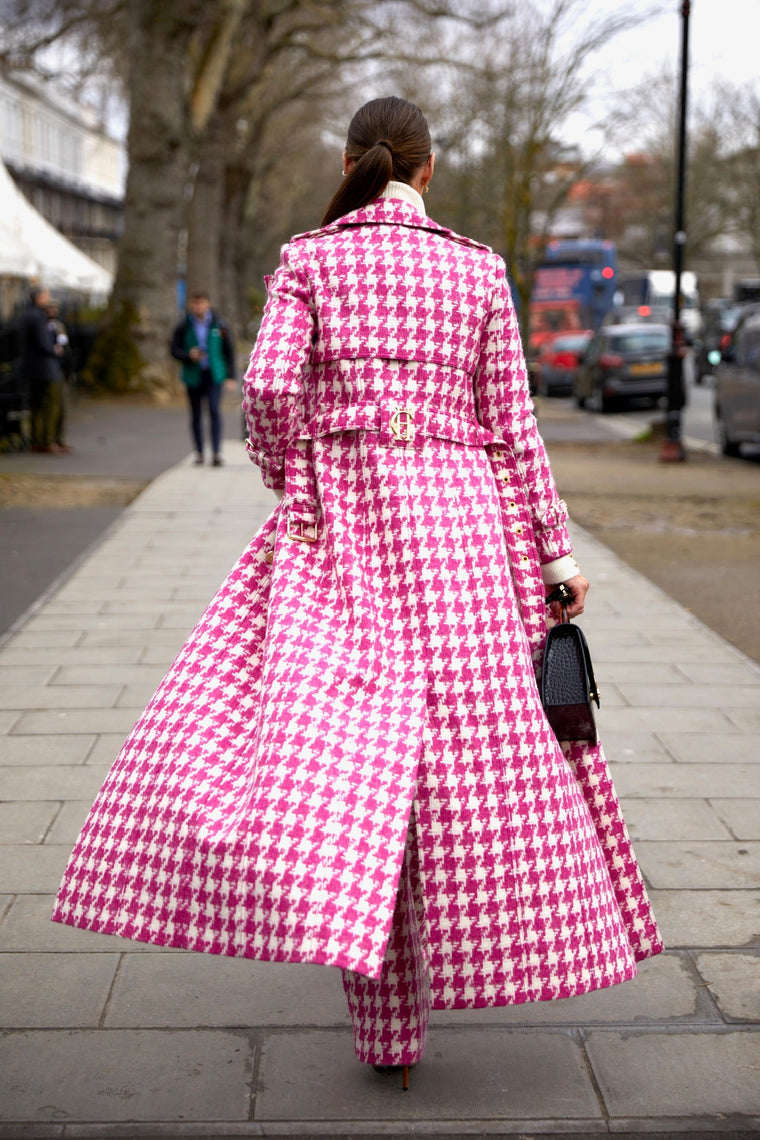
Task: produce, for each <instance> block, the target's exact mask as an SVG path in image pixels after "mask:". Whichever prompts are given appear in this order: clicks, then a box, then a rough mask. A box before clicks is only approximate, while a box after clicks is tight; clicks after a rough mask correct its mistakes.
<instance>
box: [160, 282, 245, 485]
mask: <svg viewBox="0 0 760 1140" xmlns="http://www.w3.org/2000/svg"><path fill="white" fill-rule="evenodd" d="M187 308H188V311H187V315H186V317H185V319H184V320H182V321H180V322H179V324H178V325H177V327H176V328H175V330H174V335H173V336H172V341H171V348H170V351H171V354H172V356H173V357H174V359H175V360H179V361H180V362H181V364H182V383H183V384H184V385H185V388H186V389H187V396H188V400H189V401H190V426H191V430H192V434H193V442H194V443H195V451H196V457H195V462H196V463H203V422H202V409H203V403H204V401H205V402H206V403H207V404H208V412H209V419H210V420H211V447H212V454H213V458H212V464H213V466H214V467H221V465H222V456H221V435H222V424H221V416H220V412H219V406H220V403H221V397H222V391H223V389H224V383H225V381H226V380H229V381H230V382H231V383H234V376H235V348H234V345H233V343H232V335H231V333H230V330H229V328H228V327H227V324H226V322H225V321H224V320H223V319H222V318H221V317H220V316H219V315H218V313H215V312H214V311H213V309H212V308H211V301H210V299H209V295H208V293H205V292H202V291H199V292H196V293H192V294H191V295H190V302H189V304H188V307H187Z"/></svg>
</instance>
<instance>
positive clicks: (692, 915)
mask: <svg viewBox="0 0 760 1140" xmlns="http://www.w3.org/2000/svg"><path fill="white" fill-rule="evenodd" d="M649 897H650V899H651V901H652V906H653V908H654V912H655V914H656V915H657V922H658V924H659V927H660V930H661V931H662V937H663V939H664V941H665V945H666V946H668V947H670V948H672V949H675V948H678V947H682V946H720V947H750V946H757V947H760V891H758V890H757V886H756V885H753V886H752V887H751V888H749V889H746V890H734V889H731V890H725V891H706V890H695V889H691V890H657V889H652V890H650V891H649Z"/></svg>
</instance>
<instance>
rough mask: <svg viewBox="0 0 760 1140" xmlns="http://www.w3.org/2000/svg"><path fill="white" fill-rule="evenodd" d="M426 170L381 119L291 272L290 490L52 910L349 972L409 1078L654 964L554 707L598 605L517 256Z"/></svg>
mask: <svg viewBox="0 0 760 1140" xmlns="http://www.w3.org/2000/svg"><path fill="white" fill-rule="evenodd" d="M431 151H432V147H431V139H430V132H429V130H428V126H427V123H426V121H425V119H424V117H423V115H422V112H421V111H420V110H419V108H418V107H416V106H414V105H413V104H411V103H408V102H407V101H406V100H404V99H397V98H387V99H376V100H372V102H370V103H368V104H366V105H365V106H364V107H362V108H361V109H360V110H359V111H358V112H357V113H356V115H355V116H354V118H353V119H352V121H351V124H350V126H349V130H348V140H347V143H346V148H345V151H344V154H343V163H344V165H343V170H344V174H345V178H344V181H343V183H342V185H341V187H340V189H339V190H338V192H337V193H336V195H335V197H334V198H333V200H332V202H331V203H330V205H329V207H328V210H327V214H326V216H325V219H324V222H323V225H322V227H321V228H319V229H317V230H315V231H314V232H312V233H308V234H301V235H299V236H298V237H296V238H294V239H293V240H292V241H291V242H290V243H289V244H288V245H286V246H285V247H284V249H283V251H282V257H281V261H280V266H279V269H278V270H277V272H276V274H275V275H274V277H273V279H272V281H271V283H270V285H269V300H268V302H267V307H266V310H265V313H264V318H263V321H262V325H261V329H260V331H259V335H258V338H257V340H256V345H255V347H254V350H253V353H252V356H251V361H250V365H249V368H248V371H247V373H246V376H245V380H244V405H245V410H246V414H247V417H248V427H249V435H250V440H249V451H250V454H251V457H252V458H253V460H254V461H255V462H256V463H257V464H258V465H259V466H260V468H261V472H262V477H263V479H264V482H265V484H266V485H267V486H268V487H270V488H271V489H272V490H273V491H275V492H278V493H280V494H282V493H284V498H283V499H282V501H281V503H280V504H279V505H278V506H277V507H276V509H275V511H274V512H273V514H272V515H271V516H270V518H269V519H268V520H267V522H266V523H265V524H264V526H263V527H262V529H261V530H260V531H259V533H258V535H256V537H255V538H254V539H253V541H252V543H251V544H250V546H249V547H248V549H247V550H246V551H245V553H244V554H243V556H242V558H241V559H240V561H239V562H238V564H237V565H236V566H235V567H234V568H233V570H232V572H231V573H230V575H229V577H228V578H227V580H226V581H225V583H224V584H223V585H222V587H221V589H220V590H219V592H218V594H217V596H216V598H215V599H214V601H213V602H212V604H211V606H210V607H209V608H208V610H207V611H206V613H205V615H204V617H203V619H202V620H201V622H200V623H199V625H198V626H197V627H196V629H195V631H194V633H193V634H192V636H191V637H190V639H189V640H188V642H187V643H186V644H185V646H184V648H183V650H182V651H181V652H180V655H179V656H178V657H177V659H176V661H175V662H174V665H173V667H172V671H171V673H170V674H169V676H168V677H167V678H166V679H165V681H164V682H163V684H162V686H161V688H160V689H159V690H158V692H157V693H156V695H155V697H154V699H153V701H152V702H151V704H150V705H149V707H148V709H147V710H146V712H145V713H144V714H143V716H142V717H141V718H140V720H139V721H138V723H137V725H136V726H135V728H134V730H133V731H132V734H131V735H130V737H129V739H128V741H127V743H126V745H125V747H124V750H123V751H122V753H121V756H120V758H119V760H118V761H117V762H116V764H115V766H114V768H113V769H112V770H111V773H110V775H109V777H108V779H107V781H106V783H105V785H104V787H103V789H102V791H101V794H100V796H99V798H98V801H97V803H96V804H95V806H94V808H93V810H92V812H91V813H90V816H89V819H88V821H87V823H86V824H85V826H84V829H83V831H82V833H81V835H80V837H79V840H78V842H77V846H76V848H75V850H74V853H73V855H72V858H71V861H70V863H69V867H68V869H67V871H66V875H65V878H64V882H63V885H62V887H61V890H60V892H59V895H58V900H57V903H56V907H55V911H54V918H56V919H57V920H58V921H62V922H68V923H71V924H72V925H75V926H81V927H85V928H88V929H92V930H99V931H102V932H104V933H110V934H120V935H122V936H124V937H127V938H136V939H140V940H145V941H148V942H155V943H158V944H160V945H165V946H175V947H182V948H185V949H194V950H201V951H205V952H207V953H212V954H229V955H237V956H241V957H250V958H264V959H270V960H275V961H288V962H315V963H320V964H322V965H327V966H338V967H340V968H341V969H342V970H343V983H344V987H345V990H346V994H347V998H348V1005H349V1010H350V1014H351V1019H352V1022H353V1027H354V1040H355V1049H356V1054H357V1057H358V1058H359V1060H360V1061H363V1062H368V1063H370V1064H372V1065H374V1066H375V1067H379V1068H381V1069H383V1070H387V1069H389V1068H394V1067H401V1068H403V1069H405V1070H408V1066H410V1065H412V1064H414V1063H415V1062H416V1061H418V1060H419V1059H420V1058H421V1056H422V1054H423V1052H424V1049H425V1035H426V1029H427V1021H428V1013H429V1010H430V1009H431V1008H433V1009H465V1008H474V1007H481V1006H498V1005H516V1004H520V1003H523V1002H532V1001H550V1000H553V999H555V998H564V997H571V996H573V995H578V994H583V993H586V992H588V991H590V990H596V989H602V988H604V987H606V986H611V985H615V984H617V983H618V982H622V981H625V980H626V979H628V978H632V977H633V976H634V975H635V974H636V972H637V967H636V962H637V961H638V960H640V959H644V958H648V957H651V956H652V955H654V954H657V953H659V951H660V950H661V949H662V943H661V941H660V937H659V934H658V931H657V927H656V924H655V921H654V917H653V915H652V911H651V908H650V905H649V900H648V898H647V894H646V889H645V886H644V882H643V878H642V876H641V872H640V870H639V867H638V864H637V862H636V858H635V856H634V853H633V850H632V848H631V844H630V839H629V837H628V834H627V832H626V829H625V825H624V822H623V819H622V815H621V811H620V805H619V803H618V800H617V797H616V795H615V790H614V788H613V786H612V782H611V779H610V775H609V770H608V767H607V763H606V760H605V758H604V753H603V752H602V749H601V746H600V745H599V744H597V743H593V744H592V743H590V742H585V741H583V742H575V741H574V742H572V743H570V742H568V743H566V744H565V746H564V748H563V747H561V745H560V743H559V742H558V740H557V739H556V737H555V736H554V734H553V732H552V729H551V727H550V725H549V722H548V720H547V718H546V715H545V713H544V710H543V707H542V705H541V700H540V696H539V691H538V687H537V683H536V674H535V662H536V661H538V660H539V659H540V653H541V648H542V645H543V643H544V640H545V635H546V628H547V621H548V618H549V616H550V615H549V611H548V610H547V607H546V604H545V600H544V595H545V593H546V592H547V588H548V589H549V590H551V589H552V587H553V585H554V584H556V583H560V582H564V583H565V584H566V586H567V588H568V590H569V591H570V593H571V594H572V597H573V601H572V604H571V605H570V606H569V607H568V611H567V612H568V614H569V615H570V616H571V617H572V616H575V615H576V614H579V613H581V612H582V610H583V607H584V600H585V596H586V591H587V589H588V585H589V584H588V582H587V581H586V579H585V578H584V577H583V576H582V575H581V574H580V573H579V570H578V566H577V564H576V562H575V559H574V557H573V553H572V547H571V543H570V539H569V537H568V532H567V525H566V523H567V511H566V508H565V504H564V503H563V502H562V501H561V500H560V498H559V495H558V494H557V490H556V487H555V485H554V480H553V478H552V474H551V471H550V469H549V463H548V459H547V456H546V451H545V449H544V445H543V442H542V440H541V437H540V435H539V433H538V429H537V426H536V421H535V417H534V415H533V409H532V405H531V401H530V397H529V393H528V378H527V374H526V370H525V362H524V358H523V353H522V349H521V346H520V337H519V333H518V328H517V321H516V319H515V312H514V308H513V305H512V300H511V297H510V293H509V287H508V285H507V280H506V274H505V267H504V262H503V261H502V260H501V258H499V257H497V256H496V255H495V254H494V253H493V252H492V251H491V250H490V249H488V248H487V247H485V246H483V245H480V244H479V243H477V242H474V241H471V240H469V239H468V238H466V237H461V236H460V235H458V234H456V233H454V232H453V231H451V230H449V229H446V228H445V227H444V226H441V225H438V224H437V223H436V222H434V221H432V220H431V219H430V218H428V217H427V215H426V211H425V206H424V200H423V197H422V195H423V194H424V193H425V192H426V191H427V189H428V186H429V184H430V181H431V179H432V177H433V170H434V156H433V154H432V153H431ZM337 1076H338V1075H337V1074H336V1079H337ZM404 1078H405V1083H406V1079H407V1078H408V1071H406V1072H405V1073H404ZM463 1095H466V1093H465V1094H463Z"/></svg>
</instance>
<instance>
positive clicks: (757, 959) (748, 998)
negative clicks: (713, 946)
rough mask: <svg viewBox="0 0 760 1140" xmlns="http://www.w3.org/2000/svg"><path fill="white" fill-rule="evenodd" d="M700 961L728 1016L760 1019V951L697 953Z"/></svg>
mask: <svg viewBox="0 0 760 1140" xmlns="http://www.w3.org/2000/svg"><path fill="white" fill-rule="evenodd" d="M696 963H697V969H698V970H699V972H700V974H701V975H702V977H703V978H704V979H705V982H706V983H709V987H710V993H711V994H712V995H713V997H714V998H715V1000H716V1002H717V1003H718V1007H719V1009H720V1010H721V1012H722V1013H723V1014H724V1015H725V1016H726V1017H727V1018H731V1019H732V1020H743V1021H752V1022H758V1021H760V954H736V953H733V954H728V953H724V954H697V955H696ZM758 1082H760V1073H758Z"/></svg>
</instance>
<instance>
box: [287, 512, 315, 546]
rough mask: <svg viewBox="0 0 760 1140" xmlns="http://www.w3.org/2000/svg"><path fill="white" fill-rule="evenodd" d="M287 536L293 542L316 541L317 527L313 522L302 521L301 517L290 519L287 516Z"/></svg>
mask: <svg viewBox="0 0 760 1140" xmlns="http://www.w3.org/2000/svg"><path fill="white" fill-rule="evenodd" d="M288 538H292V539H293V541H294V542H316V541H317V539H318V538H319V528H318V526H317V524H316V523H315V522H313V523H308V522H303V520H302V519H292V518H291V517H290V516H288Z"/></svg>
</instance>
